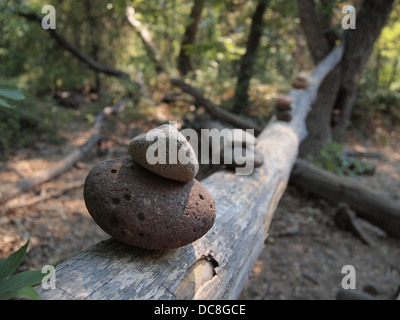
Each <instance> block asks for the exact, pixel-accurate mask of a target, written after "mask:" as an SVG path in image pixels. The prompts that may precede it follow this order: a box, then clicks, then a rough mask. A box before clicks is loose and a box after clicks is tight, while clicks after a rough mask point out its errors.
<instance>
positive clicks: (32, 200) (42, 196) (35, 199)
mask: <svg viewBox="0 0 400 320" xmlns="http://www.w3.org/2000/svg"><path fill="white" fill-rule="evenodd" d="M83 184H84V182H83V181H76V182H72V183H69V184H67V186H66V187H64V188H62V189H56V190H52V191H49V192H44V193H40V195H38V196H36V197H32V198H29V199H27V200H25V201H22V202H19V203H16V204H10V205H6V206H4V207H3V208H2V209H1V212H2V213H4V212H7V211H8V210H11V209H18V208H23V207H28V206H32V205H34V204H37V203H39V202H43V201H45V200H48V199H52V198H57V197H60V196H62V195H64V194H66V193H67V192H69V191H72V190H75V189H78V188H81V187H83Z"/></svg>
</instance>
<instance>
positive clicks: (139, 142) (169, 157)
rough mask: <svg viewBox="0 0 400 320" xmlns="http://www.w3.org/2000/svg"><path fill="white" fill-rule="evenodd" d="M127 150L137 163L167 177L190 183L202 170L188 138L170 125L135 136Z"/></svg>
mask: <svg viewBox="0 0 400 320" xmlns="http://www.w3.org/2000/svg"><path fill="white" fill-rule="evenodd" d="M128 151H129V154H130V155H131V156H132V158H133V160H135V162H136V163H138V164H139V165H141V166H142V167H144V168H146V169H147V170H150V171H152V172H153V173H155V174H158V175H160V176H162V177H165V178H169V179H172V180H177V181H183V182H188V181H191V180H192V179H193V178H194V177H195V176H196V175H197V173H198V172H199V163H198V160H197V156H196V154H195V152H194V150H193V148H192V146H191V145H190V143H189V141H187V139H186V138H185V137H184V136H183V135H182V134H181V133H180V132H179V131H178V130H177V129H176V128H175V127H173V126H171V125H168V124H165V125H162V126H159V127H157V128H154V129H152V130H150V131H148V132H147V133H142V134H140V135H138V136H136V137H135V138H133V139H132V141H131V142H130V144H129V148H128Z"/></svg>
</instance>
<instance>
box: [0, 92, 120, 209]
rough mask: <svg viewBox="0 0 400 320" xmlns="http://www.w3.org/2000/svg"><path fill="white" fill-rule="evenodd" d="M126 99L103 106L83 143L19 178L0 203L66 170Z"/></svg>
mask: <svg viewBox="0 0 400 320" xmlns="http://www.w3.org/2000/svg"><path fill="white" fill-rule="evenodd" d="M125 102H126V100H125V99H123V100H121V101H120V102H119V103H118V104H116V105H115V106H113V107H106V108H104V109H103V110H102V111H101V112H100V113H99V114H98V115H97V116H96V119H95V122H94V125H93V128H92V133H91V135H90V137H89V138H88V140H87V141H86V143H85V144H83V145H82V146H80V147H79V148H77V149H75V150H74V151H73V152H71V153H70V154H69V155H68V156H66V157H65V158H64V159H62V160H60V161H58V162H57V163H55V164H54V165H52V166H50V167H49V168H47V169H44V170H41V171H39V172H38V173H36V174H35V175H34V176H32V177H30V178H26V179H22V180H19V181H18V182H17V184H16V185H15V186H14V187H12V188H11V189H10V190H8V191H7V192H6V193H3V194H0V196H1V197H0V204H3V203H5V202H7V201H9V200H11V199H13V198H15V197H17V196H19V195H20V194H22V193H24V192H27V191H29V190H31V189H32V188H34V187H36V186H38V185H39V184H42V183H44V182H46V181H49V180H51V179H54V178H56V177H58V176H59V175H61V174H63V173H64V172H66V171H68V170H69V169H71V168H72V167H73V165H74V164H75V163H77V162H78V161H79V160H80V159H82V158H83V157H84V156H85V155H86V154H87V153H88V152H89V151H90V149H92V148H93V147H94V146H95V145H96V144H97V142H98V141H99V139H100V138H101V130H102V129H103V127H104V125H105V119H106V118H107V116H109V115H111V114H116V113H118V111H119V110H120V108H121V107H122V106H123V105H124V104H125Z"/></svg>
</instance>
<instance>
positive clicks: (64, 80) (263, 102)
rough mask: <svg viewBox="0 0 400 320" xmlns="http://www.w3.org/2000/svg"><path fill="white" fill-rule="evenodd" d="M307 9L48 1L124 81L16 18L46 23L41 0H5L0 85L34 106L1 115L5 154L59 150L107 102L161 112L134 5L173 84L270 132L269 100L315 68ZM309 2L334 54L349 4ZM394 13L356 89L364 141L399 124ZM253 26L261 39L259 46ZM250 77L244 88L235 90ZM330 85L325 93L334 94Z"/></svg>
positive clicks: (157, 81)
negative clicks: (43, 145) (46, 144)
mask: <svg viewBox="0 0 400 320" xmlns="http://www.w3.org/2000/svg"><path fill="white" fill-rule="evenodd" d="M365 1H366V0H365ZM305 2H307V1H295V0H286V1H283V0H270V1H264V0H260V1H255V0H254V1H246V0H229V1H228V0H227V1H216V0H194V1H183V0H171V1H159V0H157V1H156V0H148V1H144V0H116V1H102V0H85V1H74V2H72V1H63V0H51V1H47V2H46V4H50V5H53V6H54V7H55V8H56V12H57V31H58V32H59V33H60V34H62V35H63V37H65V39H67V41H68V42H69V43H71V44H72V45H73V46H74V47H75V48H76V49H77V50H79V51H80V52H82V53H84V54H85V55H87V56H88V57H90V58H91V59H93V60H94V61H96V62H98V63H99V64H101V65H104V66H107V67H111V68H115V69H116V70H121V71H123V72H124V73H126V74H128V75H129V79H127V78H124V77H112V76H109V75H106V74H104V73H101V72H97V71H95V70H93V69H91V68H88V67H87V65H85V64H84V63H83V62H82V61H80V60H78V59H76V58H75V57H74V56H73V55H72V54H71V53H70V52H68V51H66V50H64V48H62V47H61V46H60V45H59V43H57V41H55V40H54V38H52V37H51V36H50V35H49V34H48V32H46V31H45V30H43V29H42V28H41V26H40V24H38V23H34V22H33V21H31V20H29V19H26V18H24V17H22V16H21V15H19V14H18V12H22V13H35V14H36V15H38V16H40V17H42V16H44V14H42V13H41V9H42V6H43V5H44V3H43V1H41V0H30V1H26V0H21V1H11V0H3V1H2V2H1V3H0V6H1V8H0V86H1V85H3V86H4V85H7V86H15V87H18V88H20V89H22V90H23V91H24V92H25V93H27V94H28V98H27V99H24V100H21V101H16V103H15V105H16V108H14V109H9V108H4V107H0V136H1V138H0V149H1V151H2V154H3V155H4V156H5V155H7V154H8V153H9V152H11V151H10V150H11V149H12V148H15V147H17V146H25V145H29V143H30V142H31V139H38V138H39V139H40V137H42V138H43V139H47V140H46V141H50V142H53V143H57V142H59V139H58V138H57V130H58V129H59V128H60V127H63V126H65V125H66V123H68V121H70V120H73V119H79V120H83V121H87V122H88V123H90V121H93V114H95V113H96V112H97V111H99V110H101V109H102V107H103V106H104V105H105V104H107V103H110V101H113V100H115V99H119V98H121V97H123V96H128V97H131V98H132V101H131V103H130V105H129V107H128V108H127V110H126V112H127V113H128V116H131V118H130V120H132V121H134V120H135V117H136V116H138V114H139V113H140V112H142V111H143V110H144V109H149V110H151V112H158V111H157V110H158V108H157V107H158V106H159V104H160V103H161V102H162V98H163V97H164V96H165V95H166V94H168V93H169V91H171V88H170V87H169V86H168V85H167V84H166V81H165V76H163V75H162V74H160V71H161V69H160V67H159V66H157V64H155V63H154V59H152V58H151V56H150V55H149V48H148V47H146V45H145V42H144V41H143V38H141V36H140V32H138V31H139V29H137V28H135V27H134V26H133V25H132V24H131V23H130V22H129V20H128V18H127V12H126V9H127V7H132V8H134V12H135V16H134V17H135V19H136V20H137V21H139V22H140V23H141V27H142V28H143V29H144V30H146V31H147V32H148V36H149V38H150V39H151V41H152V44H153V46H154V47H153V49H154V48H155V49H156V51H157V52H156V54H157V57H158V59H159V60H160V61H161V62H162V66H163V69H164V71H165V72H166V73H167V74H168V77H179V76H181V77H185V80H186V81H188V82H189V83H191V84H192V85H193V86H195V87H197V88H201V90H202V92H203V93H204V94H205V96H207V97H208V98H209V99H210V100H212V101H214V102H215V103H217V104H219V105H221V106H223V107H225V108H227V109H228V110H230V111H232V112H235V113H239V114H242V116H243V117H252V118H253V119H255V120H256V121H258V122H259V123H263V124H265V120H266V119H267V118H268V116H269V114H270V112H271V111H272V110H273V106H274V100H275V99H276V97H277V96H278V95H279V94H282V93H285V92H287V91H288V90H289V89H290V84H291V81H292V79H293V77H294V75H296V74H297V73H298V72H299V71H300V70H306V71H311V70H312V68H313V65H314V63H316V62H317V60H316V59H315V57H314V55H315V53H314V52H313V51H312V50H311V51H309V46H308V44H307V42H308V43H309V41H308V39H307V37H306V36H305V34H304V32H303V31H306V30H305V27H304V23H303V22H304V17H303V16H302V15H301V11H300V12H299V11H298V9H299V8H300V9H301V8H302V5H303V4H304V3H305ZM367 2H368V1H367ZM308 3H313V4H314V6H315V10H316V12H318V19H319V21H320V24H321V30H322V31H324V32H325V37H326V39H327V43H328V46H327V47H328V48H331V47H332V45H333V44H334V43H335V40H336V39H335V35H339V36H340V34H341V33H342V31H343V30H342V29H341V24H340V21H341V19H342V17H343V14H342V13H341V7H342V6H343V5H344V4H348V3H347V2H346V3H345V2H342V1H334V0H315V1H308ZM361 3H362V1H355V3H354V5H356V7H357V9H359V8H360V7H361ZM377 5H378V6H379V5H380V4H377ZM307 10H308V9H307V8H306V11H305V12H306V13H307V12H308V13H310V11H309V10H308V11H307ZM357 13H359V11H357ZM399 15H400V4H399V1H395V2H394V9H393V11H392V13H391V14H390V17H389V19H388V23H387V24H386V26H385V27H384V28H383V30H382V34H381V35H380V36H379V39H378V40H377V41H376V42H375V44H374V45H373V49H372V51H371V56H370V59H369V60H368V63H367V64H366V67H365V70H364V71H363V72H362V73H361V75H362V76H361V79H360V90H358V91H357V95H356V99H355V104H354V109H353V110H354V112H352V113H351V118H350V121H351V123H352V127H351V128H352V129H356V130H359V132H360V134H364V135H366V134H371V133H374V132H373V130H374V127H373V126H371V125H370V123H371V122H373V123H374V124H375V127H377V126H380V125H381V123H384V124H385V125H386V127H387V128H389V130H390V129H391V128H392V129H394V128H395V126H396V125H398V123H399V122H400V111H399V107H398V106H399V104H400V103H399V102H400V77H399V70H400V65H399V56H400V55H399V53H400V52H399V51H400V47H399V45H398V43H399V40H400V24H399V19H398V18H399ZM302 19H303V22H302ZM361 21H362V20H361ZM256 26H258V28H256ZM255 30H256V31H257V32H258V35H257V37H256V38H257V39H256V40H254V39H255V38H252V35H254V31H255ZM360 32H361V31H360ZM306 35H307V33H306ZM332 39H333V40H332ZM329 41H331V43H329ZM251 45H253V47H251ZM360 69H363V68H360ZM138 76H139V79H138ZM243 78H245V82H247V85H245V86H242V85H241V82H240V81H241V79H243ZM327 87H328V88H327V90H328V91H329V90H331V89H332V88H329V87H330V86H327ZM144 88H145V89H146V91H147V93H148V95H150V98H151V99H150V100H149V99H148V98H149V96H148V97H147V98H145V97H143V89H144ZM235 91H236V92H235ZM68 97H72V98H70V99H69V100H68V99H67V98H68ZM150 101H152V102H153V103H154V105H151V102H150ZM66 107H69V108H66ZM378 119H379V121H378ZM49 137H51V138H50V140H49ZM11 147H12V148H11Z"/></svg>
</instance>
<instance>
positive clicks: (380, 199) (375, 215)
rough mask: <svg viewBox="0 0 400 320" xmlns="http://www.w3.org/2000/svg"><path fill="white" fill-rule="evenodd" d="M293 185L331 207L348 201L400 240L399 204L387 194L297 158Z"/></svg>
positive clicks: (361, 213)
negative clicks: (324, 201) (329, 204)
mask: <svg viewBox="0 0 400 320" xmlns="http://www.w3.org/2000/svg"><path fill="white" fill-rule="evenodd" d="M290 183H291V184H293V185H295V186H296V187H298V188H300V189H302V190H304V191H306V192H308V193H310V194H313V195H315V196H318V197H320V198H322V199H325V200H326V201H327V202H329V203H331V204H334V205H339V204H340V203H341V202H345V203H347V204H348V205H349V207H350V208H352V209H353V210H354V211H355V212H356V213H357V215H358V216H359V217H360V218H363V219H365V220H367V221H369V222H371V223H372V224H374V225H376V226H378V227H380V228H381V229H383V230H385V231H386V232H387V233H388V234H389V235H391V236H394V237H400V204H399V203H398V202H396V201H395V200H393V199H391V198H389V197H387V196H386V195H384V194H381V193H378V192H375V191H372V190H370V189H367V188H366V187H363V186H362V185H360V184H359V183H357V182H356V181H355V180H354V179H351V178H346V177H340V176H337V175H335V174H333V173H330V172H328V171H325V170H322V169H319V168H317V167H315V166H313V165H311V164H308V163H307V162H305V161H304V160H300V159H298V160H297V161H296V164H295V166H294V168H293V171H292V175H291V178H290Z"/></svg>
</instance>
